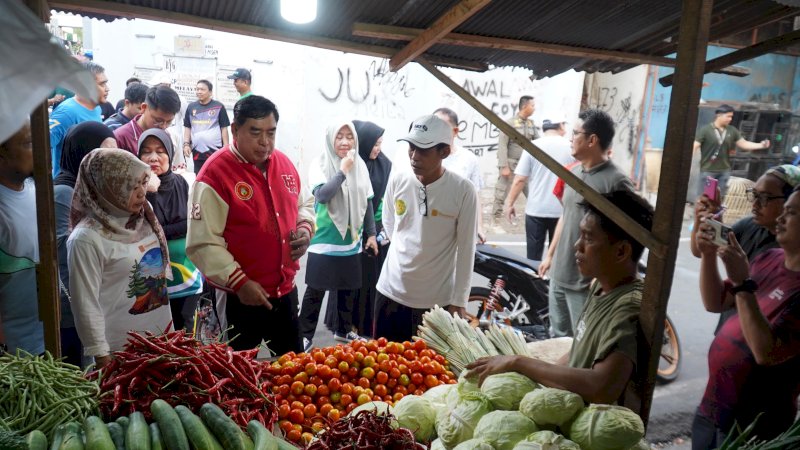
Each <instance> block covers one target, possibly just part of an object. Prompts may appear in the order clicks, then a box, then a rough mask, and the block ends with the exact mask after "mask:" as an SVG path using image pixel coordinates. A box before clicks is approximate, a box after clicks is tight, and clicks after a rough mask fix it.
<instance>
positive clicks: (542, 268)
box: [539, 215, 564, 277]
mask: <svg viewBox="0 0 800 450" xmlns="http://www.w3.org/2000/svg"><path fill="white" fill-rule="evenodd" d="M563 229H564V216H563V215H562V216H561V217H559V218H558V223H557V224H556V230H555V231H554V232H553V239H551V240H550V244H548V246H547V254H545V255H544V258H543V259H542V262H541V263H540V264H539V276H542V277H543V276H546V275H547V272H549V271H550V264H552V262H553V255H555V254H556V246H558V241H559V239H561V231H562V230H563Z"/></svg>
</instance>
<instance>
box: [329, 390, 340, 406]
mask: <svg viewBox="0 0 800 450" xmlns="http://www.w3.org/2000/svg"><path fill="white" fill-rule="evenodd" d="M341 400H342V393H341V392H332V393H331V403H333V404H336V403H339V402H340V401H341Z"/></svg>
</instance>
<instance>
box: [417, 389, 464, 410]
mask: <svg viewBox="0 0 800 450" xmlns="http://www.w3.org/2000/svg"><path fill="white" fill-rule="evenodd" d="M455 390H456V385H455V384H440V385H439V386H436V387H433V388H430V389H428V390H427V391H425V393H423V394H422V398H425V399H427V400H428V401H429V402H431V406H433V408H434V409H435V410H437V411H438V410H439V409H441V408H444V407H446V406H447V399H448V396H449V395H450V392H454V391H455Z"/></svg>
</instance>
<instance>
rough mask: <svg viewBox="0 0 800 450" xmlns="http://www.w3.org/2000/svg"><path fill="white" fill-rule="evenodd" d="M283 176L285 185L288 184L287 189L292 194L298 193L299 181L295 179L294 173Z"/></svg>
mask: <svg viewBox="0 0 800 450" xmlns="http://www.w3.org/2000/svg"><path fill="white" fill-rule="evenodd" d="M281 178H283V185H284V186H286V190H287V191H289V192H291V193H292V194H297V181H295V179H294V175H281Z"/></svg>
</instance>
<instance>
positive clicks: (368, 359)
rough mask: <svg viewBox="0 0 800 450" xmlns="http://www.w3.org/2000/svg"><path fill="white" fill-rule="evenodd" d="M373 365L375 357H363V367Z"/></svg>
mask: <svg viewBox="0 0 800 450" xmlns="http://www.w3.org/2000/svg"><path fill="white" fill-rule="evenodd" d="M374 365H375V357H373V356H365V357H364V367H372V366H374Z"/></svg>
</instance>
